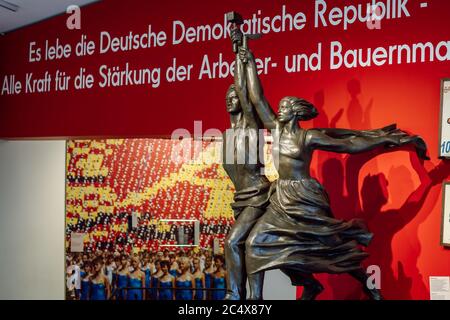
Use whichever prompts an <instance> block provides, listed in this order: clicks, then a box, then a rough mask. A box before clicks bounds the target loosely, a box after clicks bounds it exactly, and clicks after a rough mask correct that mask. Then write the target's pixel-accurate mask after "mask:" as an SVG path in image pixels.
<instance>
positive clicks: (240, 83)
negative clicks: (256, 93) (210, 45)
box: [234, 54, 258, 127]
mask: <svg viewBox="0 0 450 320" xmlns="http://www.w3.org/2000/svg"><path fill="white" fill-rule="evenodd" d="M234 86H235V88H236V92H237V94H238V97H239V101H240V103H241V107H242V112H243V114H244V119H245V121H246V122H247V124H248V125H249V126H250V127H257V126H258V125H257V122H256V119H255V114H254V110H253V106H252V104H251V103H250V101H249V98H248V90H247V77H246V74H245V66H244V63H243V62H242V60H241V59H240V58H239V55H238V54H237V55H236V69H235V71H234Z"/></svg>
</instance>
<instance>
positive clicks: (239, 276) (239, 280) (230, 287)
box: [225, 207, 264, 300]
mask: <svg viewBox="0 0 450 320" xmlns="http://www.w3.org/2000/svg"><path fill="white" fill-rule="evenodd" d="M263 213H264V211H263V210H261V209H258V208H254V207H246V208H245V209H244V210H243V211H242V212H241V213H240V215H239V216H238V218H237V219H236V222H235V223H234V225H233V227H232V228H231V230H230V233H229V234H228V236H227V238H226V239H225V261H226V264H227V278H226V280H227V295H226V296H225V300H245V298H246V294H247V293H246V291H247V290H246V286H245V285H246V281H247V272H246V269H245V240H246V239H247V236H248V234H249V233H250V231H251V229H252V227H253V226H254V225H255V223H256V222H257V221H258V219H259V217H261V215H262V214H263Z"/></svg>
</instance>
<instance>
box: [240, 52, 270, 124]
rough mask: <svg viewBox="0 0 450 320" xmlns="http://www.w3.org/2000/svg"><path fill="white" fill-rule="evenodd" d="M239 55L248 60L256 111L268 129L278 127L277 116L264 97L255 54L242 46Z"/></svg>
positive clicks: (249, 83) (248, 79) (250, 88)
mask: <svg viewBox="0 0 450 320" xmlns="http://www.w3.org/2000/svg"><path fill="white" fill-rule="evenodd" d="M239 55H240V59H241V60H243V56H244V57H245V60H247V67H246V70H247V72H246V74H247V87H248V91H249V96H250V101H251V103H252V104H253V105H254V106H255V109H256V112H257V113H258V116H259V118H260V119H261V121H262V122H263V124H264V127H265V128H266V129H275V128H277V127H278V120H277V116H276V114H275V112H273V110H272V108H271V107H270V105H269V103H268V102H267V100H266V97H264V93H263V89H262V86H261V82H260V81H259V77H258V71H257V70H256V64H255V58H254V57H253V54H252V53H251V52H250V51H249V50H248V49H246V48H241V49H240V51H239Z"/></svg>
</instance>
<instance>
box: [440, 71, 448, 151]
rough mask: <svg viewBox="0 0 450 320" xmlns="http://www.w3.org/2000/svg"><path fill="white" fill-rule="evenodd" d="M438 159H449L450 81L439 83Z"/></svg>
mask: <svg viewBox="0 0 450 320" xmlns="http://www.w3.org/2000/svg"><path fill="white" fill-rule="evenodd" d="M439 157H441V158H450V79H443V80H442V82H441V120H440V144H439Z"/></svg>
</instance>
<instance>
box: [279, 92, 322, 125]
mask: <svg viewBox="0 0 450 320" xmlns="http://www.w3.org/2000/svg"><path fill="white" fill-rule="evenodd" d="M318 114H319V112H318V111H317V109H316V107H314V105H313V104H312V103H311V102H309V101H306V100H304V99H300V98H297V97H284V98H283V99H281V101H280V104H279V106H278V120H279V121H280V122H282V123H286V122H289V121H291V120H292V119H295V120H300V121H308V120H311V119H314V118H315V117H317V115H318Z"/></svg>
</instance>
